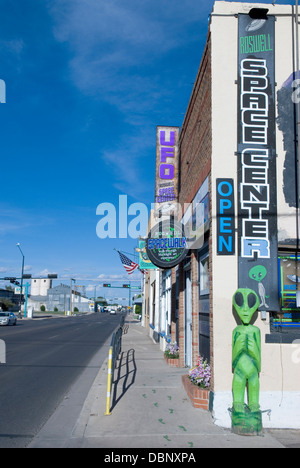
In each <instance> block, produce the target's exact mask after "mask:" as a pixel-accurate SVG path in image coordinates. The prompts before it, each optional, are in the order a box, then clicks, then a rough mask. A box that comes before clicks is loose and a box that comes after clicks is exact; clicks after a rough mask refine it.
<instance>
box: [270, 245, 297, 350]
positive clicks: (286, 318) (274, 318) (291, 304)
mask: <svg viewBox="0 0 300 468" xmlns="http://www.w3.org/2000/svg"><path fill="white" fill-rule="evenodd" d="M278 276H279V308H280V311H279V312H277V313H275V312H271V314H270V332H271V333H270V335H267V336H266V342H267V343H276V342H282V343H292V342H293V341H294V340H295V339H299V337H300V256H296V255H290V254H287V255H284V254H283V255H280V256H279V257H278Z"/></svg>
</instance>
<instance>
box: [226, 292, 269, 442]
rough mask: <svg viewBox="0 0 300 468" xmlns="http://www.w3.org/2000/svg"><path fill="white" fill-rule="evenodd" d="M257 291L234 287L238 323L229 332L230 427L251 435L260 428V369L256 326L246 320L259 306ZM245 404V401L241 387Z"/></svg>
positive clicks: (259, 340)
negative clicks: (230, 363) (235, 288)
mask: <svg viewBox="0 0 300 468" xmlns="http://www.w3.org/2000/svg"><path fill="white" fill-rule="evenodd" d="M259 303H260V301H259V298H258V295H257V294H256V293H255V292H254V291H252V290H251V289H238V290H237V291H236V292H235V294H234V296H233V306H234V308H235V310H236V312H237V313H238V315H239V317H240V319H241V321H242V325H239V326H237V327H236V328H235V329H234V330H233V334H232V367H233V372H234V376H233V383H232V390H233V408H232V430H233V432H235V433H238V434H244V435H249V434H252V435H254V434H255V433H256V434H259V433H260V432H261V430H262V421H261V411H260V406H259V372H260V371H261V336H260V330H259V328H257V327H255V326H253V325H251V324H250V321H251V318H252V316H253V314H254V312H255V311H256V310H257V308H258V306H259ZM246 388H247V390H248V405H245V403H244V399H245V390H246Z"/></svg>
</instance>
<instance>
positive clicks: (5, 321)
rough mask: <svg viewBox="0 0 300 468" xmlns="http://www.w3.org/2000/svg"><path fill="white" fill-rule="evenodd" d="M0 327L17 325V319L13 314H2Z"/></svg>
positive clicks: (0, 313) (0, 314)
mask: <svg viewBox="0 0 300 468" xmlns="http://www.w3.org/2000/svg"><path fill="white" fill-rule="evenodd" d="M0 325H17V317H16V316H15V314H14V313H13V312H0Z"/></svg>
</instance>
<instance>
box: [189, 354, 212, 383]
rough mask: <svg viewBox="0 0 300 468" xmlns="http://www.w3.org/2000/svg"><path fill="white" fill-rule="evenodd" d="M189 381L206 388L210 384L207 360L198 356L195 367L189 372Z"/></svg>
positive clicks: (209, 369) (209, 370)
mask: <svg viewBox="0 0 300 468" xmlns="http://www.w3.org/2000/svg"><path fill="white" fill-rule="evenodd" d="M189 378H190V380H191V382H192V383H193V384H195V385H198V386H199V387H201V388H208V387H209V386H210V379H211V368H210V366H209V364H207V361H205V360H204V359H203V358H202V357H199V359H198V362H197V365H196V367H193V369H191V370H190V372H189Z"/></svg>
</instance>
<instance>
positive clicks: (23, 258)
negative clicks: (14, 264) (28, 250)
mask: <svg viewBox="0 0 300 468" xmlns="http://www.w3.org/2000/svg"><path fill="white" fill-rule="evenodd" d="M17 247H18V249H19V250H20V252H21V255H22V273H21V291H20V314H21V308H22V292H23V275H24V260H25V256H24V254H23V252H22V250H21V247H20V243H19V242H18V243H17Z"/></svg>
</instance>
